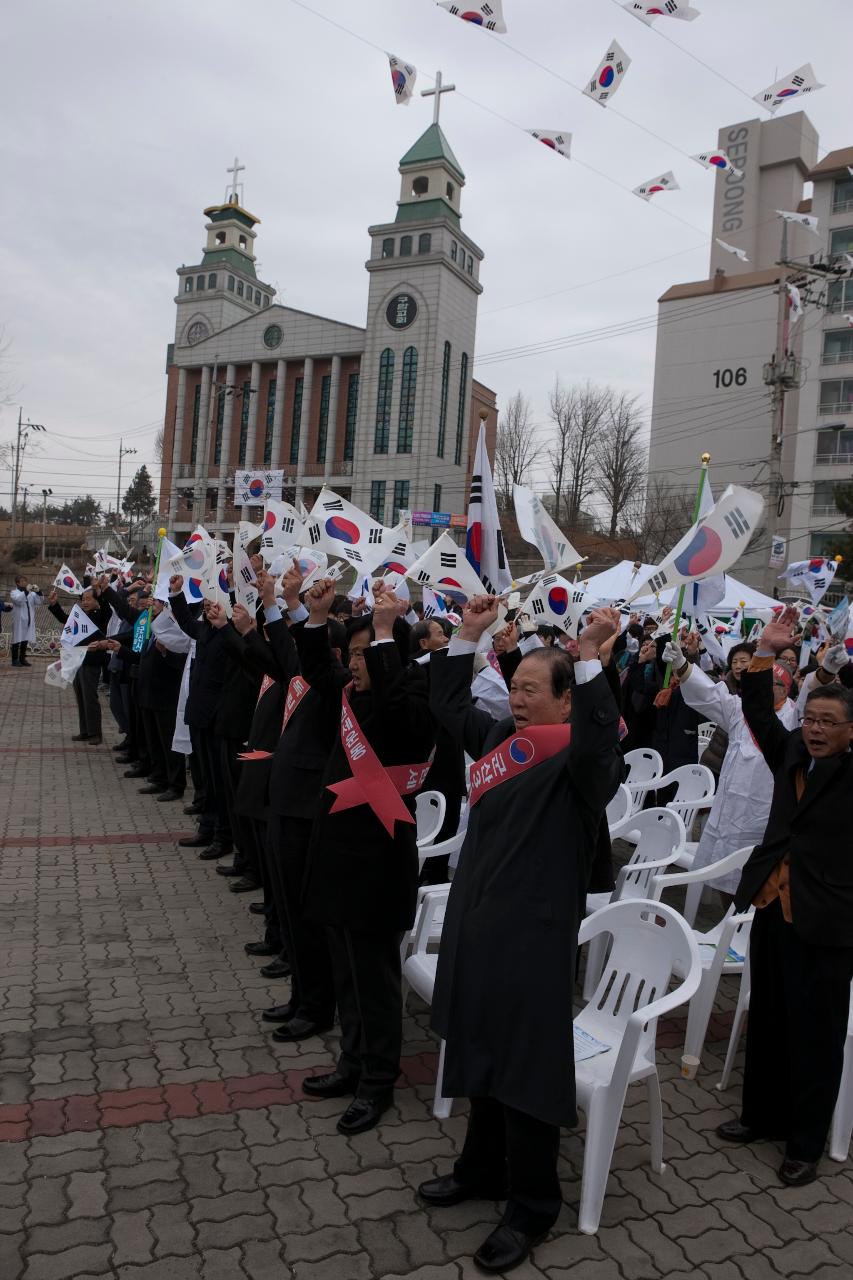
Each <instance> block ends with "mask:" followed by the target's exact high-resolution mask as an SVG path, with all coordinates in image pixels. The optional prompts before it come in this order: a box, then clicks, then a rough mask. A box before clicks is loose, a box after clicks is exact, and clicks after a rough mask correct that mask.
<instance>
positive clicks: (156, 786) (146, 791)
mask: <svg viewBox="0 0 853 1280" xmlns="http://www.w3.org/2000/svg"><path fill="white" fill-rule="evenodd" d="M166 789H167V788H166V787H164V786H163V785H162V784H161V783H159V782H149V783H148V784H147V786H144V787H140V788H139V794H140V795H141V796H160V795H162V794H163V792H164V791H166Z"/></svg>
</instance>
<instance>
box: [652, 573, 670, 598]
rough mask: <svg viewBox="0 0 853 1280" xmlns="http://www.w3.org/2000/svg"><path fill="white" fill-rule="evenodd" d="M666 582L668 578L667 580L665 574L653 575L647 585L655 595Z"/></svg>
mask: <svg viewBox="0 0 853 1280" xmlns="http://www.w3.org/2000/svg"><path fill="white" fill-rule="evenodd" d="M667 582H669V578H667V576H666V574H665V573H653V574H652V576H651V577H650V578H649V584H650V586H651V588H652V591H653V592H654V593H655V595H657V593H658V592H659V591H660V589H661V587H665V586H666V584H667Z"/></svg>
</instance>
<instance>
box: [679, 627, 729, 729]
mask: <svg viewBox="0 0 853 1280" xmlns="http://www.w3.org/2000/svg"><path fill="white" fill-rule="evenodd" d="M663 659H664V662H671V663H672V669H673V671H674V672H675V674H676V675H677V676H678V679H679V682H680V683H679V687H680V689H681V696H682V697H683V698H684V701H685V702H686V703H687V705H688V707H692V708H693V710H694V711H698V712H699V713H700V714H701V715H703V716H706V717H707V719H708V720H711V721H712V722H713V723H714V724H716V725H720V727H721V728H723V729H725V731H726V733H731V732H732V730H733V729H734V728H735V726H736V725H737V724H738V723H739V721H740V719H741V716H742V714H743V709H742V707H741V705H740V698H739V697H738V696H737V694H735V693H731V692H730V691H729V690H728V689H727V688H726V685H725V684H724V683H723V681H722V680H720V681H719V682H717V681H714V680H712V679H711V677H710V676H708V675H706V674H705V672H704V671H703V670H702V669H701V667H699V666H697V665H696V664H695V663H693V662H688V661H687V659H686V658H685V656H684V653H683V652H682V650H681V647H680V646H679V645H677V644H673V643H670V644H668V645H667V646H666V648H665V649H664V651H663Z"/></svg>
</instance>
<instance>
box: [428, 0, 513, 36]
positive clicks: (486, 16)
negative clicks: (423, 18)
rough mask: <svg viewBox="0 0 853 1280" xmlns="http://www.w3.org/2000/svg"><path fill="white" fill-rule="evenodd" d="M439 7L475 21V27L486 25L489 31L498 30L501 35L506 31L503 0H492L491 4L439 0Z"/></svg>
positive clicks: (457, 16) (467, 20) (469, 20)
mask: <svg viewBox="0 0 853 1280" xmlns="http://www.w3.org/2000/svg"><path fill="white" fill-rule="evenodd" d="M438 7H439V9H446V10H447V12H448V13H452V14H453V16H454V17H455V18H461V19H462V21H463V22H471V23H473V25H474V26H475V27H485V28H486V30H487V31H497V32H498V33H499V34H501V35H503V33H504V32H505V31H506V23H505V22H504V15H503V0H491V3H490V4H476V3H474V4H455V3H453V2H452V0H438Z"/></svg>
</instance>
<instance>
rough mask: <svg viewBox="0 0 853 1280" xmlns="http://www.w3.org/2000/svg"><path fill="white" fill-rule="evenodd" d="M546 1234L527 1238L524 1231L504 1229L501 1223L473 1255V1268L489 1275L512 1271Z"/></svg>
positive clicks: (512, 1228)
mask: <svg viewBox="0 0 853 1280" xmlns="http://www.w3.org/2000/svg"><path fill="white" fill-rule="evenodd" d="M546 1235H547V1232H543V1233H542V1234H541V1235H535V1236H529V1235H527V1234H526V1232H524V1231H516V1230H515V1228H514V1227H505V1226H504V1225H503V1223H501V1225H500V1226H499V1227H495V1229H494V1231H493V1232H492V1234H491V1235H490V1236H487V1238H486V1239H485V1240H484V1241H483V1243H482V1244H481V1245H480V1247H479V1249H478V1250H477V1252H476V1253H475V1254H474V1266H475V1267H479V1269H480V1271H486V1272H488V1273H489V1274H490V1275H497V1274H500V1273H502V1272H504V1271H512V1269H513V1267H518V1266H520V1265H521V1263H522V1262H524V1260H525V1258H527V1257H529V1256H530V1250H531V1249H532V1248H533V1247H534V1245H537V1244H539V1242H540V1241H541V1240H544V1239H545V1236H546Z"/></svg>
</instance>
